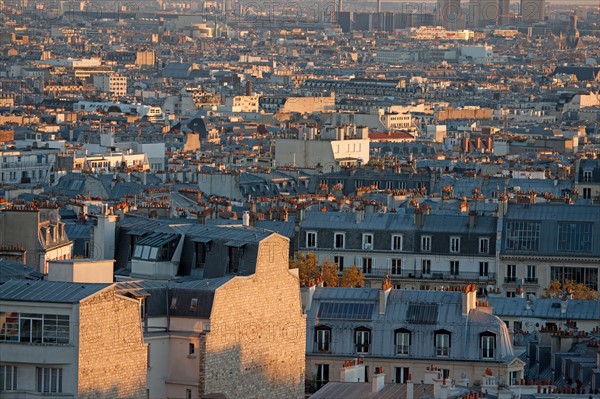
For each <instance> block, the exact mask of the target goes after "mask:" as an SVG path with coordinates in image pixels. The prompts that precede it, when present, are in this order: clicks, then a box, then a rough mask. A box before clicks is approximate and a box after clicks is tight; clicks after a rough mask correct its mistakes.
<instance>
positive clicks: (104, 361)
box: [0, 280, 147, 399]
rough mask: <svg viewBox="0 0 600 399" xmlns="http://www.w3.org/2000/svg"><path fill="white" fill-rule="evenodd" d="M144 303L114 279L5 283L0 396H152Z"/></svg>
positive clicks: (0, 299) (0, 292)
mask: <svg viewBox="0 0 600 399" xmlns="http://www.w3.org/2000/svg"><path fill="white" fill-rule="evenodd" d="M139 308H140V305H139V302H138V300H136V299H131V298H128V297H125V296H122V295H119V294H117V293H116V291H115V286H114V285H113V284H84V283H69V282H58V281H31V280H10V281H8V282H6V283H4V284H3V285H1V286H0V309H2V310H1V311H0V353H1V354H2V355H1V356H0V376H1V377H2V381H0V396H2V398H5V399H17V398H37V397H40V396H43V397H46V398H73V399H74V398H80V399H83V398H97V397H102V398H114V399H117V398H128V399H138V398H139V399H142V398H145V397H146V387H145V386H146V369H147V364H146V359H147V348H146V345H145V344H144V341H143V338H142V328H141V321H140V320H141V319H140V310H139Z"/></svg>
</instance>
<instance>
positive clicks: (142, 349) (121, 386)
mask: <svg viewBox="0 0 600 399" xmlns="http://www.w3.org/2000/svg"><path fill="white" fill-rule="evenodd" d="M79 320H80V328H79V374H78V391H79V398H80V399H87V398H106V399H109V398H114V399H137V398H139V399H142V398H145V397H146V371H147V349H146V345H145V344H144V340H143V337H142V329H141V320H140V312H139V304H138V303H137V301H134V300H132V299H128V298H125V297H122V296H119V295H116V294H115V291H114V289H113V288H111V289H108V290H105V291H102V292H101V293H99V294H98V295H95V296H92V297H90V298H88V299H86V300H85V301H83V302H82V303H81V304H80V313H79Z"/></svg>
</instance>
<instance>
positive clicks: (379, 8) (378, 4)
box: [377, 0, 381, 13]
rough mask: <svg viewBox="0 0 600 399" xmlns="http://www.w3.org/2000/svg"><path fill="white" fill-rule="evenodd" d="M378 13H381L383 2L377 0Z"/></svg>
mask: <svg viewBox="0 0 600 399" xmlns="http://www.w3.org/2000/svg"><path fill="white" fill-rule="evenodd" d="M377 12H378V13H379V12H381V0H377Z"/></svg>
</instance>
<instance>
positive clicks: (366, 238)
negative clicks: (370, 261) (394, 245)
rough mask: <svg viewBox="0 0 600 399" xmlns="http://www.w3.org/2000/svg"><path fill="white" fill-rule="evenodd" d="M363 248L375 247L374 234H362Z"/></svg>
mask: <svg viewBox="0 0 600 399" xmlns="http://www.w3.org/2000/svg"><path fill="white" fill-rule="evenodd" d="M362 248H363V249H367V250H370V249H373V234H363V235H362Z"/></svg>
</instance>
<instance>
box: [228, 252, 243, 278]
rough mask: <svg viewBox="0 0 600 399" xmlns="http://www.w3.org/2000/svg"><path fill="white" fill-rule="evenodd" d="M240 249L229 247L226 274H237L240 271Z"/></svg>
mask: <svg viewBox="0 0 600 399" xmlns="http://www.w3.org/2000/svg"><path fill="white" fill-rule="evenodd" d="M240 250H241V248H235V247H229V264H228V268H227V269H228V273H230V274H237V273H238V272H239V271H240V257H241V254H240Z"/></svg>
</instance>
